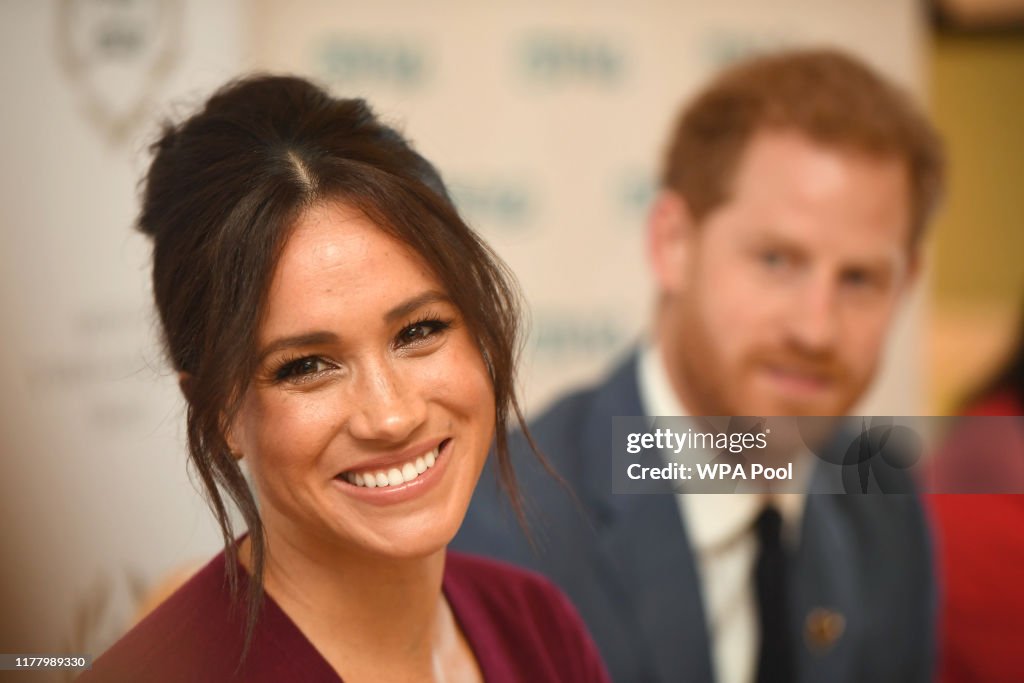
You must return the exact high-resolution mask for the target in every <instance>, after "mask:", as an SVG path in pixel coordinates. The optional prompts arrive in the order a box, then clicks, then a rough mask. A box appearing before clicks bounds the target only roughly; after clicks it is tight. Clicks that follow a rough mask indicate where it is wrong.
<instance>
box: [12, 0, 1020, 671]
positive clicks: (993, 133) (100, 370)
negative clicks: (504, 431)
mask: <svg viewBox="0 0 1024 683" xmlns="http://www.w3.org/2000/svg"><path fill="white" fill-rule="evenodd" d="M1022 4H1024V3H1022V2H1020V1H1019V0H948V1H945V2H943V1H940V0H935V2H931V3H924V2H920V1H918V0H778V1H777V2H773V3H771V4H770V6H769V5H768V4H767V3H763V2H760V1H759V0H718V1H717V2H715V3H706V2H698V1H697V0H689V1H684V0H673V1H669V0H664V1H658V0H631V1H629V2H627V1H626V0H558V1H556V2H552V1H547V2H541V1H540V0H519V1H518V2H511V1H510V0H495V1H493V2H487V3H480V2H472V1H470V0H443V1H442V0H433V1H432V2H429V3H428V2H416V1H413V0H376V1H375V2H373V3H369V2H351V1H349V0H289V1H288V2H283V1H280V0H277V1H275V0H248V1H242V0H218V1H216V2H202V1H200V0H46V1H43V0H0V85H2V90H0V93H2V96H3V97H2V105H0V116H2V119H0V121H2V125H0V152H2V156H0V181H2V182H0V332H2V335H0V338H2V342H0V344H2V345H0V376H2V377H3V382H2V383H0V387H2V389H0V558H2V559H0V590H2V593H0V652H6V653H15V652H20V653H28V652H34V653H93V654H98V653H99V652H101V651H102V650H103V649H104V648H105V647H106V646H108V645H109V644H110V643H111V642H112V641H113V640H114V639H115V638H116V637H117V636H118V635H119V634H120V633H121V632H123V630H124V629H125V628H126V626H127V625H128V624H129V623H130V622H131V620H132V619H133V615H134V614H135V613H136V612H137V610H138V608H139V604H138V601H139V599H140V596H142V595H144V594H146V593H147V592H148V591H150V590H151V589H152V587H153V585H154V582H157V581H159V580H161V579H162V578H164V577H166V576H167V574H168V572H169V571H171V570H173V569H176V568H181V567H182V566H183V565H184V566H187V565H188V563H189V562H191V561H201V560H202V559H203V558H207V557H209V556H211V555H212V554H214V552H216V551H217V549H218V548H219V544H220V541H219V537H218V533H217V530H216V527H215V525H214V523H213V521H212V517H211V516H210V514H209V513H208V511H207V510H206V507H205V504H204V503H203V501H202V499H201V497H200V495H199V494H198V492H197V486H196V485H194V484H193V482H192V481H191V480H190V478H189V474H188V472H187V469H186V459H185V445H184V437H183V429H182V426H183V422H184V411H183V403H182V400H181V398H180V396H179V394H178V389H177V384H176V379H175V377H174V376H173V374H172V373H171V372H170V368H169V366H168V364H167V363H166V362H165V360H164V358H163V357H162V355H161V350H160V346H159V340H158V334H157V333H158V330H157V325H156V317H155V314H154V312H153V310H152V307H151V302H150V289H149V251H148V244H147V243H146V242H145V240H144V239H143V238H142V237H141V236H140V235H137V234H135V233H134V231H133V220H134V215H135V211H136V205H137V188H138V181H139V178H140V177H141V175H142V173H143V172H144V170H145V168H146V166H147V163H148V160H149V155H148V151H147V146H148V144H149V142H151V141H152V140H153V139H154V136H155V133H156V130H157V126H158V124H159V122H160V121H161V120H162V119H164V118H167V117H171V118H177V117H180V116H182V115H183V114H185V113H187V112H188V111H189V110H190V109H191V108H193V107H194V106H196V105H197V104H199V103H201V102H202V100H203V99H204V98H205V97H206V96H207V95H208V94H210V92H211V91H212V89H214V88H215V87H216V86H218V85H220V84H222V83H223V82H224V81H226V80H227V79H229V78H231V77H233V76H236V75H238V74H240V73H243V72H249V71H252V70H271V71H285V72H294V73H298V74H302V75H305V76H308V77H312V78H314V79H317V80H319V81H320V82H322V83H324V84H326V85H328V86H329V87H330V88H331V89H332V90H333V91H334V92H335V93H336V94H338V95H342V96H364V97H366V98H367V99H368V100H369V101H370V102H371V103H372V104H373V105H374V106H375V108H376V109H377V110H378V112H380V113H381V114H383V115H384V117H385V118H386V119H387V120H388V121H389V122H391V123H393V124H396V125H398V126H399V127H400V128H401V129H402V130H404V131H405V133H406V134H407V135H408V136H409V137H410V138H411V139H412V140H413V141H414V143H415V144H416V145H417V147H418V149H419V150H420V151H421V152H423V153H424V155H425V156H427V157H428V158H429V159H431V160H432V161H433V162H434V163H435V164H437V166H438V167H439V168H440V170H441V171H442V173H443V174H444V176H445V178H446V180H447V182H448V183H449V185H450V188H451V190H452V191H453V194H454V196H455V197H456V200H457V203H458V204H459V206H460V208H461V209H462V210H463V212H464V214H465V215H466V217H467V218H468V219H469V222H470V223H471V224H472V225H473V226H474V227H476V228H477V229H478V230H479V231H480V232H481V233H482V234H483V235H484V236H485V238H486V239H487V240H488V241H489V242H490V243H491V244H492V245H493V246H494V247H495V248H496V249H497V251H498V252H499V253H500V254H501V255H502V256H503V257H504V258H505V259H506V260H507V261H508V263H509V264H510V265H511V267H512V269H513V270H514V271H515V272H516V274H517V275H518V277H519V278H520V281H521V284H522V286H523V290H524V293H525V296H526V299H527V301H528V303H529V306H530V309H531V318H532V326H531V336H530V339H529V342H528V344H527V348H526V354H525V364H524V371H523V373H522V376H521V383H522V386H523V389H524V393H525V396H526V399H527V404H528V406H529V408H530V409H531V411H536V410H537V409H539V408H542V407H543V406H544V405H545V404H546V403H547V402H548V401H549V400H550V399H551V398H553V397H554V396H555V395H557V394H558V393H560V392H561V391H562V390H564V389H565V388H567V387H569V386H571V385H573V384H577V383H579V382H581V381H584V380H587V379H591V378H594V377H596V376H597V374H598V373H600V372H601V371H602V369H603V368H605V367H607V366H608V365H609V363H610V362H611V361H612V360H613V359H614V358H615V356H617V354H619V353H621V352H622V351H623V350H624V349H625V348H627V347H628V346H629V345H630V344H631V343H632V342H633V341H634V340H635V339H636V338H637V336H638V335H640V334H643V331H644V329H645V325H646V321H647V318H648V314H649V310H648V302H649V301H650V299H651V297H650V286H651V285H650V281H649V278H648V276H647V273H646V267H645V263H644V256H643V252H644V245H643V225H644V219H645V215H646V211H647V207H648V202H649V200H650V198H651V197H652V193H653V189H654V188H653V182H654V178H655V177H656V174H657V170H658V166H659V162H660V158H661V154H662V145H663V144H664V141H665V139H666V137H667V133H668V130H669V127H670V125H671V123H672V121H673V120H674V118H675V115H676V113H677V111H678V108H679V106H680V104H681V103H682V102H683V101H684V100H686V98H687V97H688V96H689V94H691V93H692V92H693V91H694V90H695V89H696V88H697V87H699V86H700V85H701V83H702V82H703V81H704V80H705V79H706V78H707V77H708V76H709V75H710V74H711V73H713V72H714V71H715V70H717V69H718V68H720V67H722V66H723V65H725V64H727V63H729V62H730V61H732V60H735V59H737V58H739V57H742V56H745V55H747V54H750V53H753V52H758V51H765V50H771V49H776V48H780V47H785V46H792V45H820V44H828V45H837V46H840V47H843V48H846V49H848V50H850V51H852V52H854V53H856V54H858V55H860V56H861V57H863V58H864V59H866V60H867V61H868V62H869V63H871V64H872V65H874V66H875V67H877V68H879V69H880V70H882V71H883V72H884V73H886V74H888V75H889V76H891V77H892V78H893V79H895V80H896V81H897V82H899V83H901V84H902V85H904V86H905V87H906V88H908V89H909V90H910V91H911V92H912V93H913V94H914V95H915V96H916V97H917V98H918V99H919V100H920V101H921V102H922V103H923V105H924V106H925V107H926V109H927V110H928V111H929V113H930V114H931V116H932V117H933V118H934V120H935V121H936V123H937V125H938V127H939V129H940V130H941V131H942V133H943V134H944V136H945V138H946V141H947V144H948V150H949V156H950V162H951V182H950V192H949V196H948V200H947V202H946V204H945V206H944V207H943V209H942V213H941V215H940V217H939V220H938V221H937V223H936V224H935V226H934V231H933V233H932V235H931V236H930V241H929V262H928V268H927V273H926V277H925V278H924V279H923V281H922V283H921V285H920V286H919V287H918V289H917V291H916V292H915V294H914V296H913V297H912V298H911V300H910V301H909V302H908V304H907V306H906V307H905V308H904V309H903V311H902V315H901V319H900V321H899V324H898V326H897V331H896V334H895V335H894V338H893V343H892V345H891V348H890V349H889V354H888V357H887V363H886V367H885V369H884V372H883V374H882V376H881V377H880V379H879V381H878V382H877V384H876V386H875V387H874V390H873V391H872V393H871V395H870V396H869V397H868V399H867V400H866V401H865V403H864V404H863V405H862V406H861V408H860V412H863V413H864V414H892V415H919V414H920V415H926V414H946V413H949V412H955V411H956V410H957V409H958V407H959V405H960V402H961V401H962V400H963V399H964V397H965V396H966V395H967V394H968V393H970V392H971V391H973V390H974V389H975V388H976V387H977V386H978V385H979V383H981V382H982V381H983V380H984V379H985V378H986V377H987V376H988V374H989V373H991V372H992V370H993V369H994V368H995V367H996V366H997V365H998V364H999V363H1000V361H1001V360H1002V358H1003V356H1004V354H1005V353H1006V352H1007V350H1008V349H1009V347H1010V345H1011V343H1012V341H1013V339H1014V335H1015V333H1016V331H1017V327H1018V322H1017V321H1018V316H1019V314H1020V313H1021V309H1022V304H1024V268H1022V267H1021V255H1022V254H1024V187H1022V180H1024V28H1022V27H1024V21H1022V20H1024V9H1022ZM0 675H2V672H0ZM47 676H51V675H50V674H44V673H41V672H40V673H33V674H29V673H27V672H26V673H19V674H17V675H16V680H44V679H46V677H47ZM53 680H61V678H60V677H59V676H58V677H53Z"/></svg>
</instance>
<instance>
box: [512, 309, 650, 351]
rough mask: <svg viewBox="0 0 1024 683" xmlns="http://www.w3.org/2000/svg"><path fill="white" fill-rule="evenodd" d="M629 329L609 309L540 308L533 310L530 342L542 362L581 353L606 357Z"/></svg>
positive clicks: (617, 345) (617, 347) (621, 345)
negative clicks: (588, 310) (586, 310)
mask: <svg viewBox="0 0 1024 683" xmlns="http://www.w3.org/2000/svg"><path fill="white" fill-rule="evenodd" d="M631 334H632V331H631V330H629V329H628V328H627V327H626V326H625V325H624V324H623V322H622V321H621V320H620V319H619V317H618V316H616V315H615V313H614V312H613V311H610V310H595V311H590V312H585V311H577V310H575V309H554V308H551V307H546V308H540V309H539V310H537V311H536V312H535V314H534V318H533V329H532V334H531V338H530V346H531V348H532V351H533V353H534V354H535V357H536V358H537V359H538V360H541V361H545V362H553V361H558V362H565V361H567V360H578V359H580V358H582V357H600V358H607V357H608V356H609V355H610V354H611V353H612V352H613V351H616V350H618V349H620V348H622V347H623V346H624V345H625V343H626V342H627V341H628V340H629V339H630V337H631Z"/></svg>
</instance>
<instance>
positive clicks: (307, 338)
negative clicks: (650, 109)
mask: <svg viewBox="0 0 1024 683" xmlns="http://www.w3.org/2000/svg"><path fill="white" fill-rule="evenodd" d="M337 342H338V335H336V334H334V333H333V332H327V331H317V332H306V333H305V334H297V335H295V336H293V337H282V338H280V339H275V340H274V341H272V342H270V343H269V344H267V345H266V346H265V347H264V348H263V350H262V351H260V353H259V362H260V363H262V362H263V361H264V360H265V359H266V358H267V356H269V355H270V354H272V353H276V352H277V351H283V350H284V349H292V348H296V347H303V346H320V345H324V344H336V343H337Z"/></svg>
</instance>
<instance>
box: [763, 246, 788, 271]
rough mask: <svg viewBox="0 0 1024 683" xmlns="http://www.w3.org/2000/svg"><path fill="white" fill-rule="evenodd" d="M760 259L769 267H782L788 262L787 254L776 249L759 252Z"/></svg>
mask: <svg viewBox="0 0 1024 683" xmlns="http://www.w3.org/2000/svg"><path fill="white" fill-rule="evenodd" d="M758 259H759V260H760V261H761V263H762V264H763V265H765V266H768V267H769V268H781V267H782V266H784V265H786V262H787V259H786V255H785V254H783V253H782V252H781V251H775V250H774V249H770V250H766V251H762V252H761V253H759V254H758Z"/></svg>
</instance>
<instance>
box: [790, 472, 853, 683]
mask: <svg viewBox="0 0 1024 683" xmlns="http://www.w3.org/2000/svg"><path fill="white" fill-rule="evenodd" d="M828 472H829V468H822V467H819V468H818V470H817V472H816V473H815V476H816V478H818V479H822V478H827V475H828ZM819 475H820V476H819ZM812 490H820V489H817V488H815V487H813V486H812ZM825 490H827V489H825ZM851 498H856V497H850V496H842V495H828V494H809V495H808V497H807V506H806V508H805V512H804V521H803V529H802V531H801V543H800V548H799V550H798V552H797V566H796V571H795V573H794V576H793V580H794V585H793V587H792V590H793V595H794V596H795V603H796V610H795V614H794V615H793V618H794V620H795V622H796V623H794V624H793V629H794V630H793V633H796V634H799V637H800V642H799V643H798V645H799V656H798V658H797V661H798V666H799V671H800V677H799V680H800V681H801V682H803V683H817V682H819V681H822V682H823V681H828V682H829V683H857V681H856V679H857V676H856V672H857V670H858V666H857V661H856V657H857V655H856V648H855V644H856V643H857V642H859V641H860V640H861V635H860V634H862V633H863V632H864V629H866V628H868V627H869V625H868V624H866V620H865V618H864V617H865V615H864V611H863V607H862V606H863V604H864V598H865V597H866V596H865V593H864V590H865V586H863V585H862V583H863V581H862V579H861V572H859V571H858V566H859V565H858V563H859V562H860V561H862V560H863V558H859V557H857V556H856V555H857V553H856V551H855V548H857V547H858V539H857V538H856V529H855V528H853V526H852V524H851V519H852V518H853V515H852V514H851V511H850V510H848V509H847V508H848V507H849V506H850V505H851V504H856V503H857V502H858V501H855V500H851Z"/></svg>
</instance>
